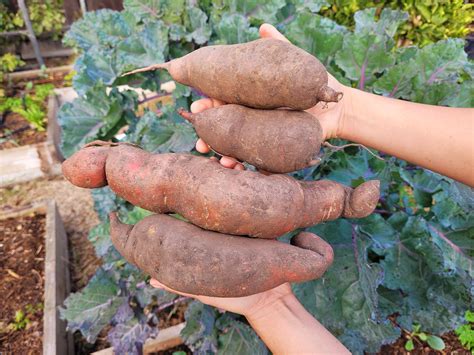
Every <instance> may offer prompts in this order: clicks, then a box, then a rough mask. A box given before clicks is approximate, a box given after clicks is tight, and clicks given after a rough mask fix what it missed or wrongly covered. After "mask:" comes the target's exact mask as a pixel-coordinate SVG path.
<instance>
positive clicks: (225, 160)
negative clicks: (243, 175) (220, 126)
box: [196, 138, 245, 170]
mask: <svg viewBox="0 0 474 355" xmlns="http://www.w3.org/2000/svg"><path fill="white" fill-rule="evenodd" d="M196 150H197V151H198V152H199V153H202V154H207V153H209V152H210V151H211V148H209V146H208V145H207V144H206V142H204V141H203V140H202V139H201V138H199V139H198V141H197V142H196ZM210 159H211V160H216V161H217V160H218V159H217V158H216V157H211V158H210ZM220 163H221V164H222V166H224V167H226V168H229V169H235V170H245V167H244V166H243V164H241V163H239V162H238V161H237V160H236V159H234V158H231V157H225V156H224V157H222V158H221V160H220Z"/></svg>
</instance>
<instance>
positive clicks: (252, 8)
mask: <svg viewBox="0 0 474 355" xmlns="http://www.w3.org/2000/svg"><path fill="white" fill-rule="evenodd" d="M216 5H217V6H216ZM285 5H286V2H285V0H259V1H257V0H250V1H247V0H223V1H222V5H221V6H219V5H218V4H215V6H214V7H213V21H214V22H216V23H217V22H220V21H225V18H226V17H227V16H228V14H229V13H232V14H240V15H242V16H243V17H245V18H248V19H249V20H250V21H251V22H252V23H256V24H260V23H263V22H268V23H275V22H276V21H277V17H276V16H277V13H278V11H279V10H280V9H281V8H283V7H284V6H285Z"/></svg>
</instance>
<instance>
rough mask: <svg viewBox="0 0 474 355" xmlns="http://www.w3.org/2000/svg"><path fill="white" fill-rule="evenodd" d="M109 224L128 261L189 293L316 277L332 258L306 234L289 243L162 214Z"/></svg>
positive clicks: (238, 291) (255, 289)
mask: <svg viewBox="0 0 474 355" xmlns="http://www.w3.org/2000/svg"><path fill="white" fill-rule="evenodd" d="M110 223H111V224H110V233H111V238H112V242H113V243H114V245H115V247H116V248H117V250H118V251H119V252H120V253H121V254H122V255H123V256H124V257H125V259H127V261H129V262H130V263H132V264H134V265H136V266H137V267H139V268H140V269H142V270H143V271H145V272H146V273H148V274H150V275H151V276H152V277H154V278H155V279H157V280H158V281H160V282H162V283H163V284H164V285H166V286H168V287H170V288H172V289H174V290H177V291H181V292H185V293H191V294H194V295H205V296H214V297H242V296H248V295H253V294H256V293H260V292H263V291H267V290H270V289H272V288H275V287H277V286H279V285H281V284H283V283H285V282H303V281H308V280H312V279H316V278H319V277H321V276H322V275H323V273H324V272H325V271H326V269H327V268H328V267H329V265H331V263H332V261H333V258H334V255H333V250H332V248H331V246H330V245H329V244H328V243H326V242H325V241H324V240H322V239H321V238H319V237H318V236H316V235H315V234H312V233H308V232H302V233H300V234H298V235H297V236H296V237H294V238H293V239H292V244H293V245H290V244H287V243H283V242H279V241H276V240H265V239H255V238H244V237H236V236H231V235H223V234H219V233H215V232H211V231H206V230H203V229H201V228H199V227H196V226H194V225H192V224H190V223H186V222H184V221H181V220H178V219H176V218H174V217H171V216H167V215H151V216H148V217H146V218H144V219H143V220H141V221H140V222H138V223H137V224H136V225H127V224H122V223H121V222H120V221H119V220H118V218H117V216H116V214H115V213H111V214H110Z"/></svg>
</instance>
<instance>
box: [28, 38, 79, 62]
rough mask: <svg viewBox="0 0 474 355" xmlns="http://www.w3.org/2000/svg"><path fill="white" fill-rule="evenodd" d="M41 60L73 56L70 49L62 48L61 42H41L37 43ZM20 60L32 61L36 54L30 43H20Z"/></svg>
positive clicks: (72, 51)
mask: <svg viewBox="0 0 474 355" xmlns="http://www.w3.org/2000/svg"><path fill="white" fill-rule="evenodd" d="M38 45H39V49H40V51H41V55H42V57H43V58H56V57H69V56H71V55H73V54H74V50H73V49H72V48H68V47H64V46H63V45H62V44H61V41H53V40H43V41H39V42H38ZM20 55H21V59H24V60H27V59H34V58H36V53H35V50H34V47H33V46H32V43H28V42H25V43H22V44H21V49H20Z"/></svg>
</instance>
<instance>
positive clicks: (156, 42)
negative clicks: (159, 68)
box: [114, 21, 168, 73]
mask: <svg viewBox="0 0 474 355" xmlns="http://www.w3.org/2000/svg"><path fill="white" fill-rule="evenodd" d="M114 55H115V56H116V57H117V65H116V66H117V68H119V69H118V71H119V72H121V73H122V72H126V71H128V70H132V69H135V68H141V67H145V66H149V65H152V64H157V63H162V62H164V61H165V58H166V56H167V55H168V28H167V26H166V25H165V24H164V23H163V22H162V21H157V22H153V23H148V24H146V25H145V26H144V27H143V29H142V30H141V31H139V32H136V33H134V34H133V35H132V36H130V37H129V38H127V39H125V40H124V41H122V42H120V43H119V44H117V47H116V51H115V53H114Z"/></svg>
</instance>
